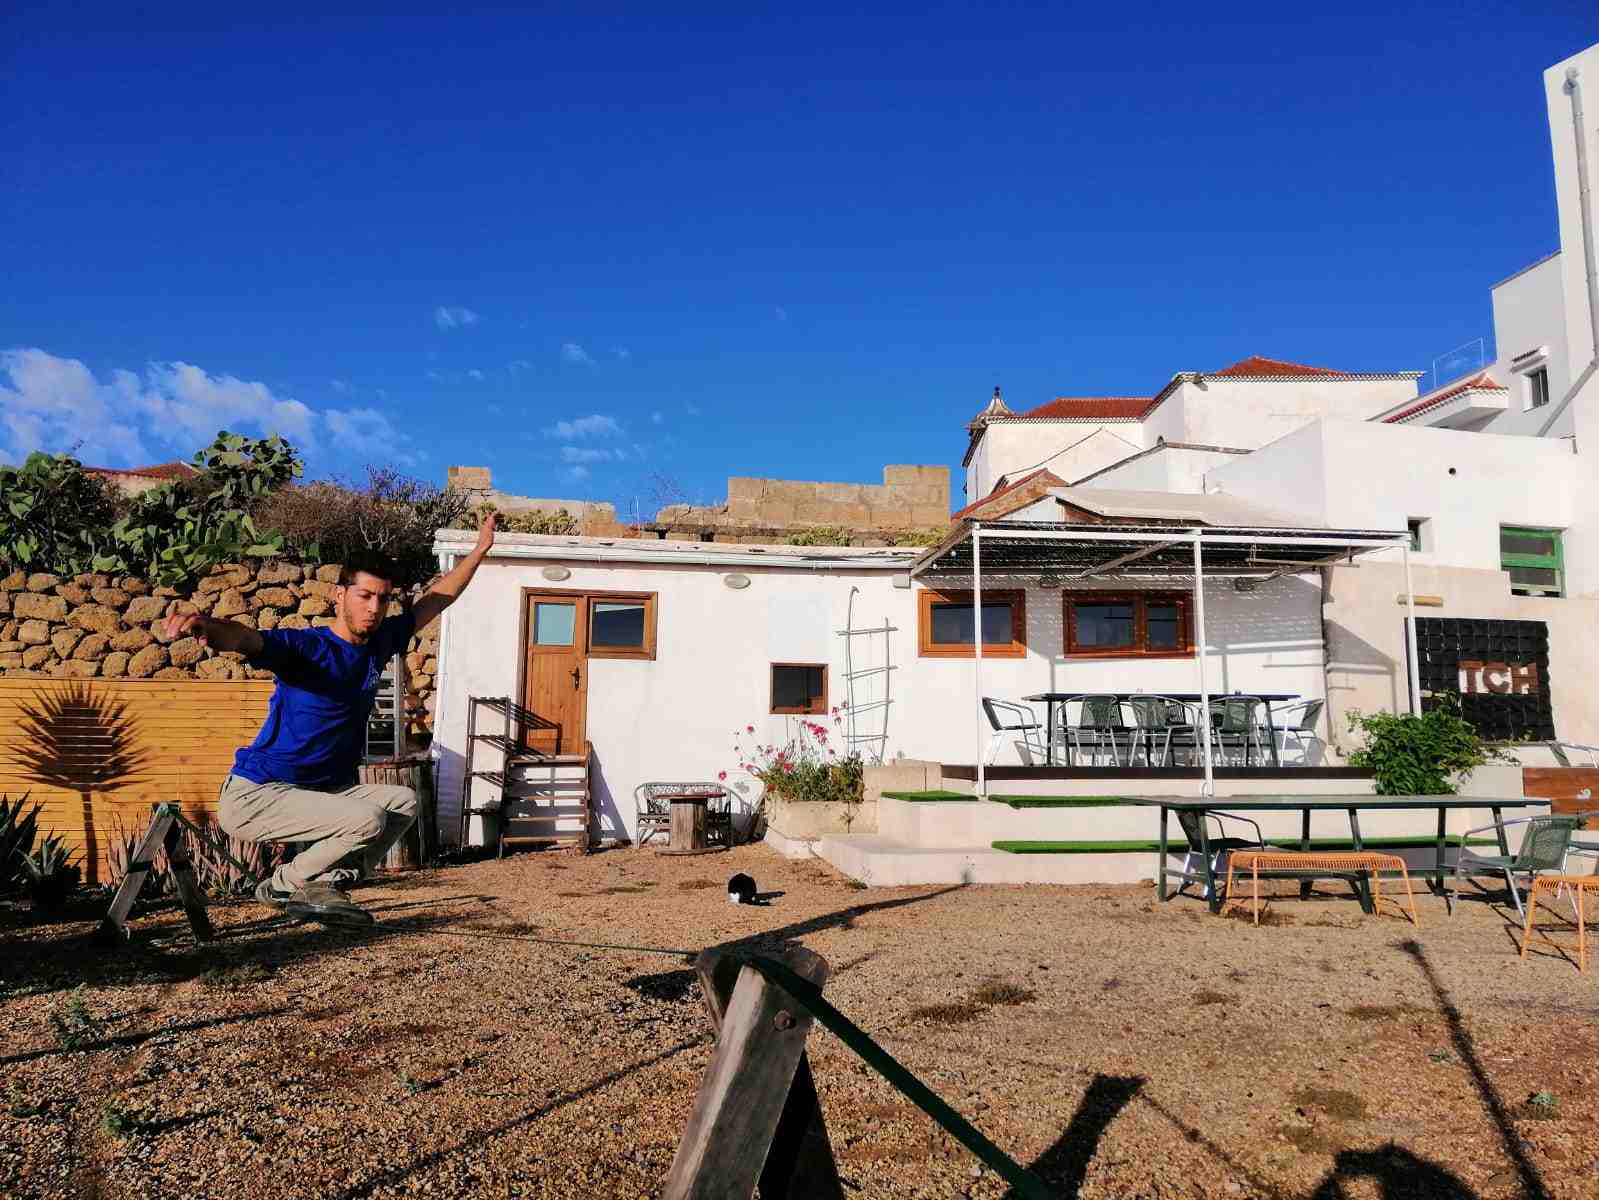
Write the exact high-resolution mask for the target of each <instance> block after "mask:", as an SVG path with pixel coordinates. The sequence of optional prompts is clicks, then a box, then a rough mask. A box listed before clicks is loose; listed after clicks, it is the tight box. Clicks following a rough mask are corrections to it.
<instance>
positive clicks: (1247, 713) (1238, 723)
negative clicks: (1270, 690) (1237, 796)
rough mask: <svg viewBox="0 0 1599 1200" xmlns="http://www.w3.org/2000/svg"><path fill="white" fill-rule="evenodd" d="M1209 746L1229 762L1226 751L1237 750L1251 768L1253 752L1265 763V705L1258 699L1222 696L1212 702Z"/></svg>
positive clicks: (1224, 760)
mask: <svg viewBox="0 0 1599 1200" xmlns="http://www.w3.org/2000/svg"><path fill="white" fill-rule="evenodd" d="M1210 712H1211V721H1210V724H1211V731H1210V745H1211V749H1212V751H1213V752H1215V753H1216V754H1217V755H1219V756H1220V758H1221V761H1222V762H1223V763H1225V762H1226V761H1227V751H1228V750H1229V749H1232V748H1235V749H1237V750H1238V751H1239V753H1240V755H1241V756H1242V758H1243V760H1244V761H1243V765H1244V766H1246V767H1247V766H1249V753H1250V751H1251V750H1252V749H1253V750H1257V751H1259V753H1260V757H1261V760H1262V761H1263V762H1264V761H1265V759H1266V757H1267V755H1266V743H1265V734H1266V720H1265V712H1266V702H1265V701H1264V700H1262V699H1261V698H1260V697H1259V696H1223V697H1221V698H1220V699H1216V700H1212V701H1211V702H1210Z"/></svg>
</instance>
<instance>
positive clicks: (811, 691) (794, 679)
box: [772, 663, 827, 715]
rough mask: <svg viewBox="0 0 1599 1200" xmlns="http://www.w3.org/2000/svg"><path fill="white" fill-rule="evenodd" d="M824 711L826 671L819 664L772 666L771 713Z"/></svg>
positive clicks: (813, 712) (812, 712)
mask: <svg viewBox="0 0 1599 1200" xmlns="http://www.w3.org/2000/svg"><path fill="white" fill-rule="evenodd" d="M826 711H827V668H826V667H825V666H823V665H822V664H820V663H773V664H772V712H774V713H802V714H807V715H815V714H817V713H825V712H826Z"/></svg>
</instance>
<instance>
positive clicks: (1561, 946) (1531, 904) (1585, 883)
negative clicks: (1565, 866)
mask: <svg viewBox="0 0 1599 1200" xmlns="http://www.w3.org/2000/svg"><path fill="white" fill-rule="evenodd" d="M1562 887H1568V888H1570V889H1571V891H1572V894H1573V895H1574V896H1575V897H1576V898H1577V899H1576V905H1577V970H1578V971H1580V972H1583V973H1586V972H1587V970H1588V937H1587V931H1586V929H1585V928H1584V920H1583V918H1584V915H1585V914H1584V905H1583V897H1584V893H1587V892H1599V875H1538V876H1536V877H1534V879H1533V881H1532V891H1531V893H1529V894H1528V896H1527V924H1526V927H1525V928H1523V929H1522V931H1521V957H1522V958H1523V959H1525V958H1526V957H1527V941H1528V939H1531V940H1533V941H1538V942H1545V943H1547V944H1548V945H1551V946H1553V947H1554V948H1555V949H1556V950H1559V951H1561V952H1562V953H1564V952H1565V951H1567V950H1570V949H1571V946H1570V945H1568V944H1567V943H1565V942H1557V941H1555V939H1554V938H1552V937H1550V936H1549V935H1548V934H1547V933H1534V932H1533V924H1534V921H1533V913H1535V912H1537V911H1538V893H1539V892H1555V893H1557V894H1558V892H1559V890H1560V888H1562Z"/></svg>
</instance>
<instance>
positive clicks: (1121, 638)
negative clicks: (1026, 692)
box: [1062, 592, 1194, 658]
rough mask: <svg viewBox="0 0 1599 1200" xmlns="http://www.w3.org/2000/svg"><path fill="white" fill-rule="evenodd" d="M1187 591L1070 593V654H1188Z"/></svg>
mask: <svg viewBox="0 0 1599 1200" xmlns="http://www.w3.org/2000/svg"><path fill="white" fill-rule="evenodd" d="M1190 599H1191V597H1189V595H1188V594H1187V593H1186V592H1066V593H1065V594H1064V595H1063V597H1062V600H1063V602H1064V604H1065V621H1064V625H1065V629H1066V653H1067V654H1068V655H1071V656H1073V657H1081V658H1188V657H1190V656H1192V655H1193V653H1194V637H1193V621H1192V620H1191V619H1190V616H1189V611H1188V610H1189V602H1190Z"/></svg>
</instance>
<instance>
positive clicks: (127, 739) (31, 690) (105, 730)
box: [0, 678, 273, 883]
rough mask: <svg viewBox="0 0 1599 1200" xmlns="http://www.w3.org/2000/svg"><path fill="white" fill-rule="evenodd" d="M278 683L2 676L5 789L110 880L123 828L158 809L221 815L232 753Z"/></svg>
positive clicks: (135, 827) (0, 786) (139, 824)
mask: <svg viewBox="0 0 1599 1200" xmlns="http://www.w3.org/2000/svg"><path fill="white" fill-rule="evenodd" d="M272 688H273V684H272V683H271V682H270V681H261V680H250V681H237V682H234V681H214V682H213V681H208V680H193V679H128V680H120V679H117V680H111V679H83V680H69V679H31V678H30V679H8V678H0V795H7V796H12V797H15V796H18V795H20V794H22V793H24V792H26V793H28V794H29V795H30V797H31V798H32V799H33V800H37V801H42V802H43V804H44V811H43V812H42V813H41V814H40V817H39V829H40V832H41V833H44V832H48V831H52V830H53V831H54V832H56V833H59V834H61V835H62V836H63V837H64V838H65V839H66V840H67V842H68V844H69V845H71V846H72V847H73V849H75V850H77V851H78V852H80V854H81V855H82V859H81V861H82V864H83V874H84V881H85V882H87V883H98V882H101V881H103V880H104V879H105V877H106V874H105V873H106V850H107V847H108V845H109V844H110V842H111V841H112V839H113V838H114V837H115V836H116V834H117V832H118V830H119V827H120V828H122V829H125V830H127V831H128V832H130V833H131V832H134V831H138V832H142V831H143V829H144V826H145V825H146V824H148V822H149V814H150V805H151V804H154V803H156V802H158V801H172V800H175V801H177V802H178V803H179V804H180V805H182V807H183V811H184V812H186V813H188V814H190V815H191V816H198V815H199V814H201V813H214V812H215V811H216V800H217V791H218V789H219V788H220V787H221V786H222V780H223V778H224V777H225V776H226V775H227V773H228V770H229V768H231V767H232V765H233V754H234V751H236V750H237V749H238V748H239V747H240V746H244V745H248V744H249V743H250V742H251V741H252V740H254V738H255V735H256V733H257V731H258V730H259V729H260V728H261V721H262V719H263V718H264V717H265V716H266V711H267V701H268V700H269V699H270V697H271V695H272Z"/></svg>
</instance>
